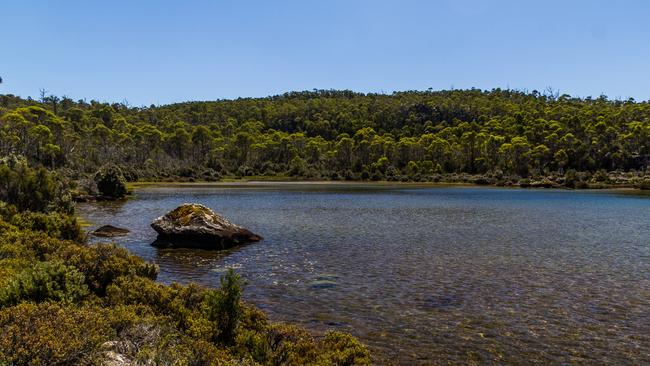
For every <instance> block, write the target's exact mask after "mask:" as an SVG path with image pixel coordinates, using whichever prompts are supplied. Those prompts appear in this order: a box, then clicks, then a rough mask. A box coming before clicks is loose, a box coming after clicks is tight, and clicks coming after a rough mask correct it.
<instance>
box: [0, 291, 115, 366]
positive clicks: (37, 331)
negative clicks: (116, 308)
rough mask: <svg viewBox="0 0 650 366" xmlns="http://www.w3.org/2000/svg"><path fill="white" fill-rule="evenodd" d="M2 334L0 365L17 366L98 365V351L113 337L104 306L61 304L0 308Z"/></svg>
mask: <svg viewBox="0 0 650 366" xmlns="http://www.w3.org/2000/svg"><path fill="white" fill-rule="evenodd" d="M0 334H2V336H1V337H0V364H2V365H15V366H23V365H24V366H41V365H43V366H49V365H78V364H96V363H95V362H93V360H92V358H93V357H94V356H95V355H96V351H97V350H98V349H99V347H100V346H101V345H102V343H103V342H105V341H108V340H109V339H111V338H112V337H114V332H113V330H112V329H111V328H110V327H109V325H108V324H107V322H106V317H105V315H104V311H102V309H99V308H77V307H74V306H69V305H64V304H60V303H42V304H33V303H22V304H19V305H17V306H14V307H9V308H4V309H2V310H0ZM9 335H10V336H9Z"/></svg>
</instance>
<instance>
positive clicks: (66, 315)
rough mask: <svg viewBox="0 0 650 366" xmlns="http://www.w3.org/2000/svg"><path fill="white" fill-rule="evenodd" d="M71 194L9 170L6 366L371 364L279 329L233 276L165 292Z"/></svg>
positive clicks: (5, 180)
mask: <svg viewBox="0 0 650 366" xmlns="http://www.w3.org/2000/svg"><path fill="white" fill-rule="evenodd" d="M35 182H37V183H38V184H37V183H35ZM25 187H29V189H28V190H27V189H25ZM64 187H66V184H65V180H62V179H61V178H59V177H58V175H57V174H55V173H51V172H48V171H46V170H43V169H33V168H31V167H29V166H28V165H27V164H26V163H25V162H24V161H21V160H20V159H18V160H16V159H13V160H6V161H3V162H1V163H0V195H1V196H0V198H1V200H2V201H3V202H2V203H1V204H0V364H2V365H4V364H7V365H55V364H66V365H69V364H82V365H83V364H87V365H97V364H103V363H109V362H112V363H110V364H117V365H119V364H136V365H145V364H157V365H172V364H173V365H258V364H259V365H353V364H369V363H370V359H369V353H368V351H367V350H366V348H365V347H364V346H363V345H361V344H360V343H359V342H358V341H357V340H356V339H354V338H353V337H352V336H350V335H348V334H344V333H339V332H330V333H327V334H325V335H324V336H318V337H315V336H313V335H311V334H308V333H307V332H305V331H303V330H301V329H298V328H296V327H293V326H290V325H284V324H276V323H272V322H269V321H268V320H267V319H266V317H265V315H264V313H262V312H261V311H259V310H257V309H255V308H254V307H253V306H251V305H248V304H246V303H244V302H243V301H242V300H241V294H242V289H243V285H244V284H243V281H242V279H241V278H239V276H238V275H236V274H235V273H233V272H232V271H230V272H228V273H226V274H224V275H223V278H222V285H221V288H218V289H208V288H203V287H200V286H197V285H188V286H181V285H178V284H172V285H169V286H167V285H163V284H159V283H156V282H155V279H156V276H157V273H158V268H157V267H156V266H155V265H153V264H151V263H147V262H145V261H143V260H142V259H140V258H138V257H136V256H134V255H132V254H130V253H129V252H128V251H127V250H126V249H124V248H120V247H117V246H115V245H112V244H93V245H91V244H88V243H86V242H85V241H84V240H83V235H82V233H81V230H80V226H79V224H78V223H77V221H76V218H75V217H74V216H73V213H74V212H73V206H71V205H68V204H67V202H69V198H68V197H69V193H68V192H67V190H66V189H65V188H64Z"/></svg>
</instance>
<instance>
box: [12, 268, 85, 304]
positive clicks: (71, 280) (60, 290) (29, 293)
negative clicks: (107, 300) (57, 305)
mask: <svg viewBox="0 0 650 366" xmlns="http://www.w3.org/2000/svg"><path fill="white" fill-rule="evenodd" d="M86 295H88V287H87V286H86V284H85V283H84V275H83V274H82V273H80V272H79V271H77V270H76V269H75V268H72V267H68V266H65V265H64V264H62V263H59V262H37V263H36V264H35V265H34V267H32V268H25V269H24V270H23V271H22V272H21V273H19V274H18V275H16V276H15V277H14V278H13V279H12V280H11V281H9V283H8V285H7V286H5V287H4V288H2V290H0V306H10V305H15V304H18V303H19V302H22V301H33V302H43V301H46V300H53V301H61V302H65V303H76V302H79V301H81V299H83V298H84V297H85V296H86Z"/></svg>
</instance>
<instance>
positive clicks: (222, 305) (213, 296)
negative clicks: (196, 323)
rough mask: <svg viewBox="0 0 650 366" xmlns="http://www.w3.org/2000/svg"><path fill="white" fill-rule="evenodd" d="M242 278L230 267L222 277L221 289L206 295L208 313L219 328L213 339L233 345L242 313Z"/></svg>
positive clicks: (209, 318)
mask: <svg viewBox="0 0 650 366" xmlns="http://www.w3.org/2000/svg"><path fill="white" fill-rule="evenodd" d="M242 286H243V283H242V280H241V277H239V275H238V274H235V272H234V271H233V270H232V269H230V270H228V272H226V274H225V275H224V276H223V277H222V278H221V289H220V290H213V291H210V292H208V294H207V296H206V315H207V318H208V320H210V321H211V322H212V323H213V324H214V325H215V329H216V330H217V332H216V334H214V336H213V340H214V341H216V342H219V343H222V344H225V345H232V344H233V343H234V340H235V331H236V328H237V325H238V323H239V319H240V317H241V314H242V305H241V294H242Z"/></svg>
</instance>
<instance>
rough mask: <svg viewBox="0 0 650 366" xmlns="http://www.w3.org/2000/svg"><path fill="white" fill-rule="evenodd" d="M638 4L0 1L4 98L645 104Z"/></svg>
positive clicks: (647, 72)
mask: <svg viewBox="0 0 650 366" xmlns="http://www.w3.org/2000/svg"><path fill="white" fill-rule="evenodd" d="M649 14H650V1H644V0H638V1H634V0H629V1H625V0H621V1H601V0H589V1H581V0H575V1H570V0H563V1H555V0H548V1H526V0H518V1H500V0H493V1H489V0H483V1H480V0H429V1H425V0H422V1H417V0H399V1H381V0H374V1H371V0H320V1H317V0H286V1H282V0H276V1H268V0H267V1H262V0H260V1H252V0H251V1H246V0H237V1H235V0H233V1H217V0H214V1H191V0H184V1H166V0H158V1H153V0H151V1H149V0H129V1H123V0H113V1H99V0H96V1H95V0H79V1H66V0H43V1H34V0H0V77H2V78H3V80H4V82H3V83H2V84H0V94H15V95H20V96H23V97H27V96H32V97H35V98H36V97H38V95H39V90H40V89H45V90H47V91H48V92H49V93H51V94H54V95H58V96H63V95H65V96H68V97H70V98H73V99H75V100H77V99H86V100H92V99H94V100H98V101H106V102H124V101H126V102H128V103H129V104H130V105H134V106H144V105H147V106H148V105H150V104H167V103H173V102H182V101H188V100H215V99H224V98H227V99H231V98H237V97H261V96H267V95H275V94H280V93H284V92H287V91H300V90H311V89H350V90H354V91H358V92H376V93H391V92H393V91H403V90H416V89H417V90H424V89H428V88H433V89H435V90H438V89H449V88H456V89H465V88H472V87H475V88H480V89H492V88H498V87H500V88H511V89H519V90H528V91H532V90H539V91H543V90H545V89H547V88H549V87H550V88H552V89H554V90H557V91H559V92H560V93H562V94H563V93H566V94H570V95H574V96H580V97H587V96H594V97H596V96H599V95H602V94H604V95H607V96H609V97H610V98H611V99H627V98H630V97H632V98H635V99H636V100H639V101H640V100H649V99H650V22H648V17H649V16H650V15H649Z"/></svg>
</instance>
